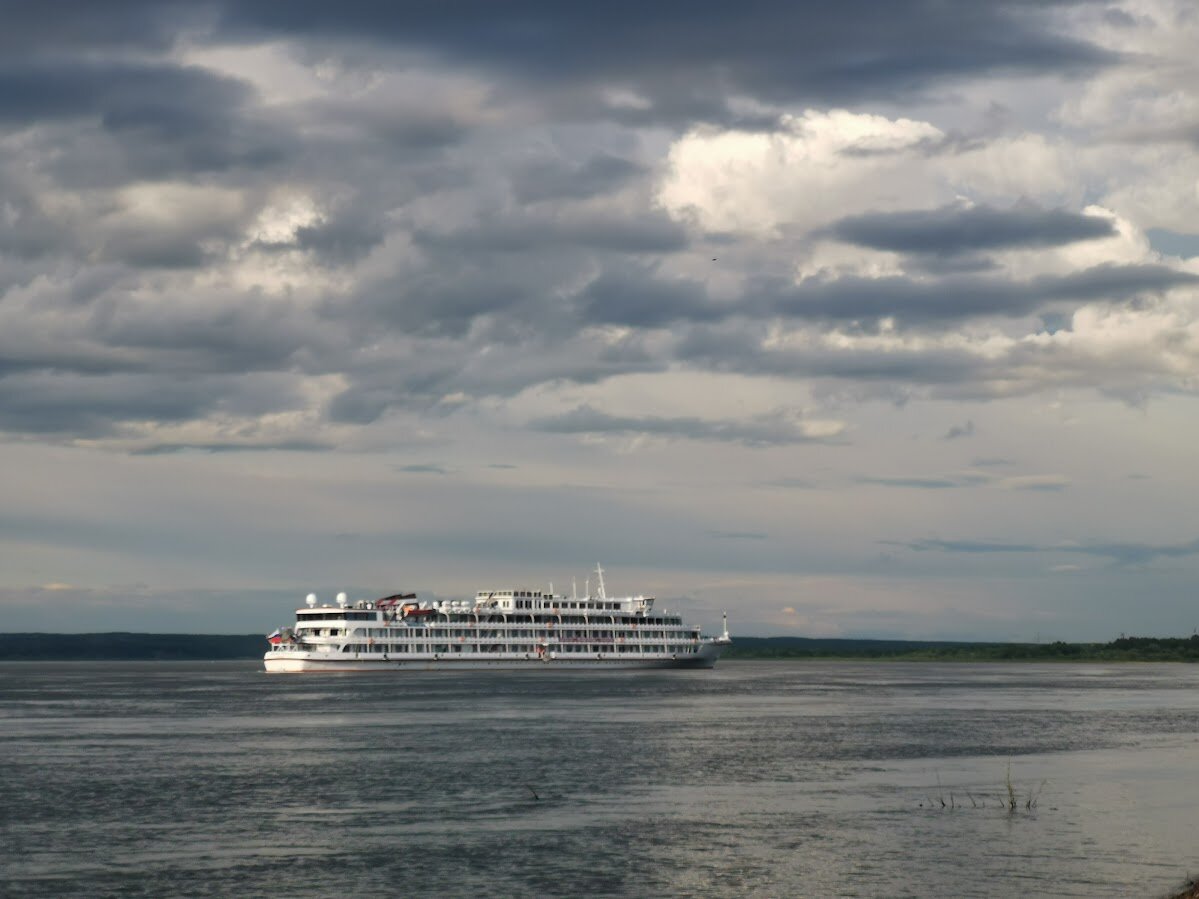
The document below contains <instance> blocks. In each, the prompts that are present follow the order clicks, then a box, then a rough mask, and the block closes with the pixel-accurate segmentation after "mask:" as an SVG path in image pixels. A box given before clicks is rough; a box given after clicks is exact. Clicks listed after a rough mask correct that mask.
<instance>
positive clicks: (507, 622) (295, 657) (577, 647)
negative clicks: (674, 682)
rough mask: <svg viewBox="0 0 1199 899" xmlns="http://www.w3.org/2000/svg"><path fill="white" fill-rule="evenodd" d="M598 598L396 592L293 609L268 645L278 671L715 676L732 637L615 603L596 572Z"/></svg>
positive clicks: (639, 605)
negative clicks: (615, 671) (430, 598)
mask: <svg viewBox="0 0 1199 899" xmlns="http://www.w3.org/2000/svg"><path fill="white" fill-rule="evenodd" d="M596 573H597V575H598V580H599V590H598V593H597V594H596V595H595V596H592V595H590V589H589V588H588V590H587V591H585V593H586V595H584V596H582V597H580V596H575V595H572V596H558V595H555V594H554V593H553V592H552V590H551V591H550V592H544V593H543V592H542V591H540V590H491V591H480V592H479V593H478V594H476V596H475V598H474V601H473V602H471V601H445V602H439V603H437V602H435V603H432V604H428V603H422V602H417V601H416V595H415V594H411V593H408V594H396V595H394V596H387V597H384V598H383V599H377V600H373V601H371V600H362V601H359V602H356V603H354V604H353V605H351V604H350V603H349V602H348V601H347V599H346V595H345V594H344V593H340V594H338V596H337V605H336V606H331V605H327V604H326V605H322V606H317V598H316V596H315V595H313V594H309V596H308V601H307V608H301V609H297V610H296V623H295V626H294V627H290V628H280V629H279V630H276V631H275V632H274V633H273V634H271V635H270V636H269V637H268V638H267V639H268V640H269V641H270V643H271V648H270V650H269V651H268V652H267V653H266V655H265V656H264V657H263V660H264V663H265V665H266V670H267V671H268V672H272V673H281V672H307V671H384V670H395V669H405V668H407V669H416V670H422V669H442V668H456V669H469V668H537V669H542V670H562V669H568V668H569V669H574V668H712V667H713V666H715V664H716V660H717V659H718V658H720V654H721V653H722V652H723V651H724V649H725V647H726V646H728V645H729V644H730V643H731V642H732V639H731V638H730V637H729V630H728V620H727V616H726V618H725V625H724V632H723V633H722V634H721V635H720V636H719V637H705V636H703V635H702V634H701V633H700V629H699V627H693V626H690V625H686V624H684V623H683V621H682V619H681V618H680V617H678V616H677V615H672V614H669V613H660V614H655V613H654V599H653V597H649V596H625V597H610V596H608V595H607V594H606V592H605V590H604V573H603V569H602V568H600V567H599V566H596Z"/></svg>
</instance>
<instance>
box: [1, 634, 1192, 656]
mask: <svg viewBox="0 0 1199 899" xmlns="http://www.w3.org/2000/svg"><path fill="white" fill-rule="evenodd" d="M266 648H267V644H266V639H265V638H264V637H262V636H261V635H259V634H235V635H232V636H227V635H220V634H134V633H127V632H118V633H108V634H0V661H9V662H14V661H56V660H58V661H121V660H125V661H136V660H147V661H149V660H160V661H172V660H174V661H186V660H196V661H200V660H214V659H260V658H262V654H263V653H264V652H266ZM725 658H728V659H885V660H894V661H909V662H924V661H943V662H997V661H1041V662H1051V661H1076V662H1100V661H1102V662H1199V635H1196V636H1192V637H1120V638H1119V639H1117V640H1113V641H1111V642H1110V643H1063V642H1061V641H1057V642H1054V643H954V642H948V641H933V640H844V639H840V640H834V639H815V638H809V637H735V638H734V640H733V645H732V646H730V647H729V648H728V650H727V651H726V652H725Z"/></svg>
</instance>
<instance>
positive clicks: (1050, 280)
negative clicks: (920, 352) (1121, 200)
mask: <svg viewBox="0 0 1199 899" xmlns="http://www.w3.org/2000/svg"><path fill="white" fill-rule="evenodd" d="M1197 281H1199V276H1195V275H1192V274H1189V273H1187V272H1184V271H1179V270H1177V269H1173V268H1169V267H1168V266H1164V265H1099V266H1095V267H1093V268H1089V269H1085V270H1083V271H1081V272H1074V273H1071V274H1069V275H1045V276H1041V277H1038V278H1033V279H1032V280H1030V281H1024V282H1019V281H1006V280H1001V279H999V278H968V277H962V278H943V279H940V280H935V281H929V282H925V281H918V280H912V279H909V278H903V277H888V278H859V277H846V278H839V279H836V280H820V279H814V278H813V279H809V280H807V281H804V282H802V283H801V284H799V285H797V286H794V287H792V286H790V285H786V286H765V289H764V290H763V295H762V299H761V302H762V304H763V306H764V307H765V308H766V309H769V310H771V311H773V312H776V313H777V314H780V315H783V316H785V317H792V318H810V319H831V320H842V321H857V320H863V319H865V320H873V319H879V318H888V317H894V318H896V319H897V320H899V321H901V322H907V323H911V322H932V321H949V320H954V319H966V318H973V317H978V316H987V315H1000V316H1022V315H1027V314H1029V313H1032V312H1034V311H1036V310H1037V309H1039V308H1041V307H1042V306H1044V305H1046V304H1048V303H1052V302H1055V301H1083V302H1091V301H1102V300H1107V301H1120V300H1127V299H1130V298H1132V297H1135V296H1138V295H1141V294H1158V293H1161V292H1162V291H1164V290H1168V289H1170V288H1172V287H1178V286H1180V285H1184V284H1193V283H1196V282H1197Z"/></svg>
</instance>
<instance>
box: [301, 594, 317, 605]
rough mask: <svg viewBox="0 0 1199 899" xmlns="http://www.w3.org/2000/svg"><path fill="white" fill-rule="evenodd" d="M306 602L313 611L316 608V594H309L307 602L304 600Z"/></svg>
mask: <svg viewBox="0 0 1199 899" xmlns="http://www.w3.org/2000/svg"><path fill="white" fill-rule="evenodd" d="M304 602H306V603H308V608H310V609H311V608H312V607H313V606H315V605H316V594H315V593H309V594H308V598H307V599H305V600H304Z"/></svg>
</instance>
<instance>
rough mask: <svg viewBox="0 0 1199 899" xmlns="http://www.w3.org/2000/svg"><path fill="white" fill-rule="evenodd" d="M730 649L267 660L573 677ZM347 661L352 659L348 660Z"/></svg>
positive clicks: (276, 664)
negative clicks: (671, 654) (587, 671)
mask: <svg viewBox="0 0 1199 899" xmlns="http://www.w3.org/2000/svg"><path fill="white" fill-rule="evenodd" d="M726 645H728V644H726V643H720V642H716V641H713V642H710V643H706V644H704V645H703V646H701V647H699V649H698V651H697V652H695V653H693V654H688V655H686V656H676V657H675V658H671V657H669V656H664V657H656V656H642V657H637V658H632V657H630V656H625V655H618V654H616V653H597V654H596V655H595V656H593V657H590V658H581V657H578V656H575V655H570V656H566V655H560V654H557V653H544V654H541V655H537V654H534V653H495V654H488V655H486V656H484V655H482V654H476V655H468V656H461V655H450V656H447V657H442V656H440V655H439V654H438V655H433V654H414V655H405V656H399V655H395V656H393V655H383V656H380V655H377V654H370V653H350V654H345V653H337V654H333V653H322V652H295V651H291V652H277V651H273V652H268V653H267V654H266V655H265V656H264V657H263V663H264V664H265V666H266V670H267V672H268V673H271V674H303V673H305V672H313V671H324V672H336V671H346V672H362V671H368V672H369V671H405V670H407V671H469V670H479V669H487V670H491V671H498V670H512V669H525V670H535V671H574V670H579V669H601V668H602V669H608V670H617V669H645V668H714V667H715V666H716V660H717V659H719V658H720V654H721V653H722V652H723V651H724V648H725V646H726ZM347 655H348V657H347Z"/></svg>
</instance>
